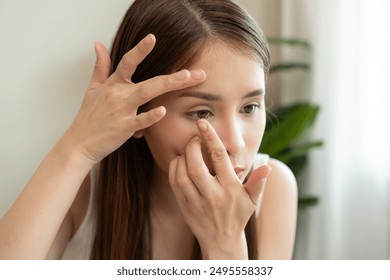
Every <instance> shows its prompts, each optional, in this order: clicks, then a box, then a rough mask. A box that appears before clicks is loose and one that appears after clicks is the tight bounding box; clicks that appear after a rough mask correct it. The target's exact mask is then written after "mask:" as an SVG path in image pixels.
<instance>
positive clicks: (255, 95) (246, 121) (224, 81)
mask: <svg viewBox="0 0 390 280" xmlns="http://www.w3.org/2000/svg"><path fill="white" fill-rule="evenodd" d="M191 69H202V70H204V71H205V73H206V80H205V81H204V82H203V83H201V84H199V85H196V86H193V87H190V88H187V89H184V90H180V91H175V92H171V93H167V94H164V95H162V96H160V97H158V98H156V99H154V100H152V101H151V103H150V108H154V107H157V106H161V105H162V106H165V107H166V109H167V114H166V116H165V117H164V118H163V119H162V120H161V121H159V122H158V123H156V124H154V125H153V126H151V127H149V128H147V129H145V130H144V136H145V138H146V141H147V143H148V145H149V148H150V151H151V153H152V155H153V157H154V159H155V165H156V166H155V167H156V170H155V171H156V172H157V173H156V174H155V175H156V176H166V177H167V176H168V172H169V163H170V162H171V161H172V160H173V159H174V158H175V157H176V156H178V155H182V154H183V153H184V150H185V147H186V145H187V143H188V142H189V141H190V140H191V138H193V137H194V136H196V135H199V131H198V128H197V125H196V120H198V119H200V118H205V119H207V120H208V121H209V122H210V124H211V125H212V126H213V127H214V129H215V130H216V132H217V133H218V135H219V137H220V138H221V140H222V143H223V144H224V145H225V147H226V150H227V152H228V155H229V157H230V161H231V163H232V166H233V168H235V170H236V173H238V175H239V177H240V179H241V180H242V181H243V180H244V179H245V177H246V176H247V175H248V173H249V171H250V169H251V166H252V163H253V160H254V156H255V154H256V153H257V150H258V148H259V146H260V143H261V139H262V137H263V133H264V128H265V120H266V116H265V104H264V94H265V84H264V71H263V68H262V67H261V65H260V64H259V63H258V62H257V61H256V60H254V59H251V58H250V57H248V56H243V55H241V54H239V53H238V52H237V51H234V50H232V49H231V48H229V47H227V46H225V45H223V44H216V45H212V46H210V47H209V48H206V50H205V51H204V52H203V53H202V55H201V57H200V59H199V61H198V62H197V63H196V64H195V65H193V66H192V67H190V70H191ZM203 155H204V160H205V163H206V165H207V166H208V168H209V170H210V173H211V174H213V172H214V171H213V167H212V165H211V164H210V159H209V158H208V156H207V153H205V152H204V151H203ZM241 170H243V172H240V171H241Z"/></svg>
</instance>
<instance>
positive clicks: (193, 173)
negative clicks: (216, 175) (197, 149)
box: [188, 165, 203, 179]
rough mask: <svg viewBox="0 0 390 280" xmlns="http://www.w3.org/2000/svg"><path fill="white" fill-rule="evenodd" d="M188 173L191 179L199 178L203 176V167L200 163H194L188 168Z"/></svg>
mask: <svg viewBox="0 0 390 280" xmlns="http://www.w3.org/2000/svg"><path fill="white" fill-rule="evenodd" d="M188 175H189V176H190V178H192V179H198V178H201V177H202V176H203V167H202V166H200V165H196V166H193V167H191V168H190V169H189V170H188Z"/></svg>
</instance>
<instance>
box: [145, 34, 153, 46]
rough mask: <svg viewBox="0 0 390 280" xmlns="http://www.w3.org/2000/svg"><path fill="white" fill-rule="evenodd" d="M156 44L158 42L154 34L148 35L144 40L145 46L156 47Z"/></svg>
mask: <svg viewBox="0 0 390 280" xmlns="http://www.w3.org/2000/svg"><path fill="white" fill-rule="evenodd" d="M155 42H156V36H154V34H152V33H150V34H148V35H146V36H145V38H144V39H143V43H144V45H145V46H150V45H154V43H155Z"/></svg>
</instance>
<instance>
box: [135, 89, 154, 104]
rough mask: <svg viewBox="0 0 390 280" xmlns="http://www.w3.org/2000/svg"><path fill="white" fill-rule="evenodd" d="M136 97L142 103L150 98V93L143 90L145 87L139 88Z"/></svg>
mask: <svg viewBox="0 0 390 280" xmlns="http://www.w3.org/2000/svg"><path fill="white" fill-rule="evenodd" d="M137 92H138V96H139V98H140V99H141V100H142V101H148V100H149V99H150V98H151V94H150V91H149V90H147V88H145V86H140V87H139V88H138V91H137Z"/></svg>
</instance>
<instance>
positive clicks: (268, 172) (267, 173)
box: [263, 165, 272, 178]
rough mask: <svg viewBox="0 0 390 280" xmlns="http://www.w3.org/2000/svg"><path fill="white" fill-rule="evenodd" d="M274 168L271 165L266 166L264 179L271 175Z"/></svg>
mask: <svg viewBox="0 0 390 280" xmlns="http://www.w3.org/2000/svg"><path fill="white" fill-rule="evenodd" d="M271 171H272V168H271V166H269V165H264V167H263V178H267V177H268V175H269V174H270V173H271Z"/></svg>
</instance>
